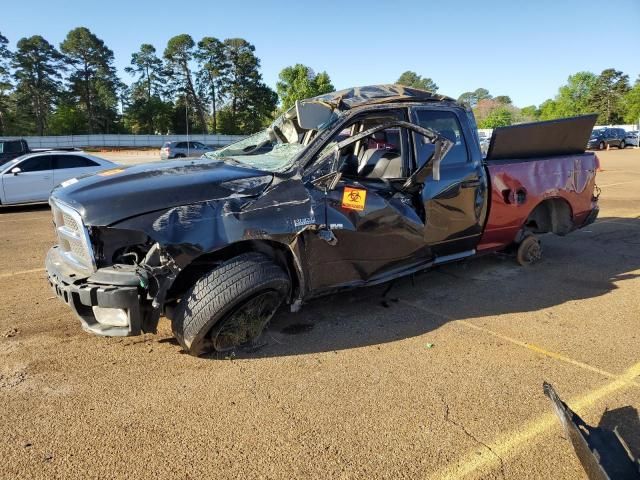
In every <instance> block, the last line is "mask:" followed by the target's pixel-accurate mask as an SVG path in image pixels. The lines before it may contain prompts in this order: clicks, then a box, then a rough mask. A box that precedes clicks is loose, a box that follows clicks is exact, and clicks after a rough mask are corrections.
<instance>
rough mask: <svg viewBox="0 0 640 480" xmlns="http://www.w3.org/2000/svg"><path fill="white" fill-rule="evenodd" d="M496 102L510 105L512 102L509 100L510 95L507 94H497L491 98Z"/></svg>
mask: <svg viewBox="0 0 640 480" xmlns="http://www.w3.org/2000/svg"><path fill="white" fill-rule="evenodd" d="M493 99H494V100H495V101H496V102H498V103H501V104H503V105H511V104H512V103H513V102H512V101H511V97H510V96H509V95H498V96H497V97H494V98H493Z"/></svg>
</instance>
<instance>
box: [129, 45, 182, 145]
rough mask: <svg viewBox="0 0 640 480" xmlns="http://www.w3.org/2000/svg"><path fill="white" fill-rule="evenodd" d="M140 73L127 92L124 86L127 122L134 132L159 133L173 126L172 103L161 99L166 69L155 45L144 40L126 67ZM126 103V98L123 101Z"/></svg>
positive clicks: (132, 71)
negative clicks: (129, 64)
mask: <svg viewBox="0 0 640 480" xmlns="http://www.w3.org/2000/svg"><path fill="white" fill-rule="evenodd" d="M125 70H126V71H127V72H128V73H130V74H131V75H135V76H136V77H137V79H136V81H134V82H133V84H132V85H131V88H130V89H128V90H129V91H128V92H125V90H124V89H123V91H122V93H123V94H124V95H123V99H126V100H127V105H126V107H125V105H123V108H122V109H123V111H125V112H126V118H125V122H124V126H125V127H126V128H127V129H129V130H131V131H133V132H134V133H156V132H167V131H168V130H170V125H171V115H172V114H173V111H172V110H173V105H172V104H171V103H167V102H165V101H164V100H163V99H162V96H163V94H164V91H165V89H164V83H165V77H164V75H163V74H164V70H163V65H162V60H161V59H160V58H158V56H157V55H156V49H155V47H154V46H153V45H150V44H148V43H143V44H142V45H140V50H138V51H137V52H135V53H133V54H131V66H130V67H127V68H126V69H125ZM123 103H124V102H123Z"/></svg>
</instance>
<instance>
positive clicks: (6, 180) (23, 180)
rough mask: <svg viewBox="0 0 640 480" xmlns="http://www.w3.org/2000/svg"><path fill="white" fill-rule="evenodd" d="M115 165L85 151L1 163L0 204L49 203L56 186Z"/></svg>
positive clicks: (50, 153)
mask: <svg viewBox="0 0 640 480" xmlns="http://www.w3.org/2000/svg"><path fill="white" fill-rule="evenodd" d="M115 166H116V164H115V163H112V162H109V161H108V160H104V159H102V158H98V157H94V156H93V155H89V154H87V153H84V152H72V151H53V150H50V151H43V152H37V153H29V154H27V155H23V156H21V157H18V158H15V159H13V160H8V161H5V162H3V163H1V164H0V178H1V182H2V184H1V185H0V186H1V187H2V188H0V204H1V205H15V204H19V203H35V202H46V201H47V200H48V199H49V195H50V194H51V190H53V187H55V186H56V185H59V184H60V183H64V182H65V181H70V179H73V178H75V177H79V176H81V175H85V174H87V173H95V172H99V171H101V170H107V169H111V168H114V167H115Z"/></svg>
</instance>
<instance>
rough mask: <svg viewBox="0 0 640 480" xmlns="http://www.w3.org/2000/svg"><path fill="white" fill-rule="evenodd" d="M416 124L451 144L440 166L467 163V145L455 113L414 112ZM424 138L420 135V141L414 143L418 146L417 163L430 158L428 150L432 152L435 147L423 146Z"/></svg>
mask: <svg viewBox="0 0 640 480" xmlns="http://www.w3.org/2000/svg"><path fill="white" fill-rule="evenodd" d="M416 117H417V124H418V125H420V126H421V127H422V128H428V129H431V130H434V131H435V132H436V133H439V134H440V135H442V136H443V137H445V138H448V139H449V140H451V141H452V142H454V144H453V148H451V150H450V151H449V153H448V154H447V156H446V157H444V159H443V160H442V166H443V167H447V166H452V165H459V164H463V163H466V162H468V161H469V155H468V153H467V145H466V143H465V141H464V137H463V135H462V129H461V127H460V122H458V118H457V117H456V115H455V113H453V112H448V111H441V110H416ZM424 140H426V138H425V137H422V136H421V135H420V139H419V140H418V139H417V141H416V145H417V146H418V150H419V152H418V162H419V163H420V162H421V161H424V160H426V159H428V158H429V157H430V155H429V151H428V150H434V149H435V145H433V144H425V143H424ZM418 166H419V165H418Z"/></svg>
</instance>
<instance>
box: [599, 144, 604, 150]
mask: <svg viewBox="0 0 640 480" xmlns="http://www.w3.org/2000/svg"><path fill="white" fill-rule="evenodd" d="M598 148H599V149H600V150H604V142H600V145H598Z"/></svg>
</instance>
